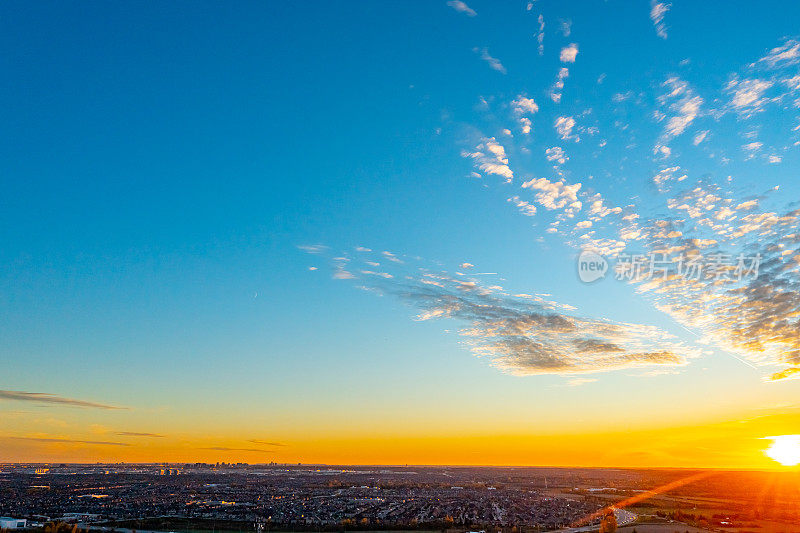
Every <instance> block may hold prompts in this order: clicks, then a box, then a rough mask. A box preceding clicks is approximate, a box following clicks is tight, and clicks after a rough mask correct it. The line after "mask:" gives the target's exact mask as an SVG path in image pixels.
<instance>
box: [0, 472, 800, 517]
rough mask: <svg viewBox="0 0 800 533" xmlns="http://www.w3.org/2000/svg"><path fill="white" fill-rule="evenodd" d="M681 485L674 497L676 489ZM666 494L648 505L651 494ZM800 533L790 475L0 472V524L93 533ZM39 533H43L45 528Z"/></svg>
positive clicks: (798, 478)
mask: <svg viewBox="0 0 800 533" xmlns="http://www.w3.org/2000/svg"><path fill="white" fill-rule="evenodd" d="M686 479H690V480H692V481H691V482H690V483H686V484H682V480H686ZM665 486H666V487H667V488H668V490H666V491H664V492H661V491H660V490H656V492H655V493H650V492H648V491H651V490H653V489H658V488H659V487H665ZM609 506H617V507H621V508H624V510H625V511H627V512H619V511H618V512H619V513H620V514H618V517H619V520H620V524H619V526H620V527H619V531H624V532H625V533H634V531H635V532H636V533H674V532H678V533H686V532H689V533H698V532H701V531H729V532H731V533H743V532H745V531H753V532H761V533H780V532H785V533H800V475H798V474H797V473H766V472H708V473H704V472H699V471H687V470H628V469H581V468H527V467H524V468H523V467H520V468H511V467H503V468H500V467H480V468H478V467H384V466H379V467H346V466H345V467H336V466H308V465H304V466H301V465H294V466H287V465H243V464H240V465H226V464H220V465H206V464H192V465H183V464H181V465H132V464H123V465H121V464H114V465H99V464H95V465H0V516H11V517H14V518H26V519H28V521H29V526H30V527H31V528H37V527H43V526H44V525H45V524H47V523H49V522H67V523H72V524H76V527H77V528H81V529H93V530H97V531H111V530H114V529H116V530H118V531H121V532H122V533H128V532H126V531H125V530H134V529H135V530H137V531H138V532H139V533H143V532H145V531H163V532H175V533H181V532H183V533H202V532H206V531H213V532H217V533H232V532H252V531H259V532H265V531H344V530H347V531H358V530H361V531H378V530H381V531H386V530H409V529H413V530H427V531H443V530H447V531H452V532H456V531H466V530H486V531H487V533H488V532H496V531H504V532H519V533H525V532H528V531H550V530H556V529H562V528H570V527H572V528H581V531H590V530H592V529H593V530H595V531H596V530H597V524H598V523H599V519H597V518H595V517H594V515H595V514H596V513H597V512H598V511H599V510H601V509H603V508H606V507H609ZM49 529H50V530H52V529H53V528H52V526H51V527H50V528H49ZM576 531H577V529H576Z"/></svg>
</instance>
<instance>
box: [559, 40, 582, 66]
mask: <svg viewBox="0 0 800 533" xmlns="http://www.w3.org/2000/svg"><path fill="white" fill-rule="evenodd" d="M577 56H578V45H577V44H575V43H572V44H570V45H569V46H565V47H564V48H562V49H561V54H560V55H559V59H561V62H562V63H574V62H575V58H576V57H577Z"/></svg>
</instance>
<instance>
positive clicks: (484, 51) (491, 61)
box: [472, 47, 507, 74]
mask: <svg viewBox="0 0 800 533" xmlns="http://www.w3.org/2000/svg"><path fill="white" fill-rule="evenodd" d="M472 51H473V52H475V53H476V54H478V55H480V57H481V59H483V60H484V61H486V63H487V64H488V65H489V68H491V69H492V70H496V71H497V72H500V73H501V74H506V72H507V71H506V67H504V66H503V64H502V63H501V62H500V60H499V59H497V58H496V57H492V56H491V55H490V54H489V49H488V48H477V47H476V48H473V49H472Z"/></svg>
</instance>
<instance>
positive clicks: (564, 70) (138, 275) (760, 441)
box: [0, 0, 800, 533]
mask: <svg viewBox="0 0 800 533" xmlns="http://www.w3.org/2000/svg"><path fill="white" fill-rule="evenodd" d="M745 5H748V4H744V3H743V2H734V3H733V4H731V6H729V7H728V8H726V9H720V8H719V5H715V4H713V3H705V2H685V1H684V2H681V1H678V0H676V1H674V2H669V3H667V2H658V1H656V0H653V1H652V2H650V1H646V2H641V3H629V2H625V1H622V0H608V1H604V2H551V1H548V0H536V1H533V0H532V1H530V2H528V1H527V0H521V1H519V2H517V1H514V2H501V3H494V2H488V1H485V0H483V1H481V2H478V1H469V2H462V1H446V0H439V1H434V2H418V3H402V2H394V3H393V2H388V3H387V2H377V3H375V2H354V3H331V2H328V3H324V2H312V3H311V4H308V3H294V2H251V1H243V2H236V3H233V4H229V3H223V2H200V3H198V4H193V3H187V4H173V3H169V2H168V3H166V4H161V3H157V4H135V5H131V4H126V3H118V2H111V3H93V4H89V5H87V4H81V3H74V2H67V3H61V2H21V1H16V0H14V1H11V2H7V3H4V4H3V5H2V6H0V12H2V16H0V24H1V25H2V26H3V31H2V32H0V47H2V50H3V52H4V53H3V55H2V57H4V58H5V60H4V72H5V76H4V78H5V79H6V80H7V81H6V83H4V84H1V86H0V94H2V97H3V101H4V102H6V103H7V105H6V106H5V115H4V124H5V126H6V127H5V130H6V135H5V136H4V140H5V142H4V143H0V164H2V172H0V176H2V178H0V179H2V180H3V194H2V198H3V200H2V209H0V237H2V243H3V244H2V246H1V247H0V265H2V268H1V269H0V317H1V318H0V464H9V463H40V462H41V463H95V462H127V463H138V462H171V463H195V462H203V463H217V462H233V463H236V462H244V463H251V464H255V463H259V464H260V463H286V464H297V463H302V464H332V465H364V464H369V465H377V464H390V465H406V464H409V465H453V464H455V465H503V466H508V465H520V466H526V465H527V466H585V467H635V468H661V467H664V468H687V469H697V468H703V469H706V468H707V469H742V470H747V469H755V470H769V471H770V472H769V473H768V475H769V476H772V475H773V474H774V472H772V471H781V472H789V473H788V474H786V476H787V478H789V477H791V475H793V474H791V472H793V471H794V470H795V469H796V467H797V465H799V464H800V435H798V432H800V400H799V398H800V397H799V396H798V384H800V382H798V381H797V380H798V379H800V333H798V332H800V209H798V199H800V180H798V179H797V175H798V169H800V36H798V22H800V4H787V3H778V2H773V3H770V2H768V5H767V6H766V7H763V6H760V7H759V9H752V10H747V11H746V12H747V13H748V15H747V16H746V17H743V16H742V13H743V12H745V10H744V9H742V7H743V6H745ZM751 11H752V13H751ZM765 476H767V474H765ZM776 477H777V474H776ZM187 527H188V526H187ZM365 527H366V526H365ZM140 529H141V528H140ZM56 533H57V532H56ZM490 533H491V532H490Z"/></svg>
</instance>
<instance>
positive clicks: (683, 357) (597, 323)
mask: <svg viewBox="0 0 800 533" xmlns="http://www.w3.org/2000/svg"><path fill="white" fill-rule="evenodd" d="M407 266H408V265H407ZM354 282H355V283H357V286H358V287H360V288H362V289H365V290H369V291H371V292H378V293H379V294H384V295H391V296H395V297H397V298H399V299H401V300H402V301H404V302H405V303H407V304H408V305H410V306H411V307H412V308H415V309H417V311H418V312H417V315H416V320H420V321H428V320H451V321H455V322H456V323H459V324H460V329H459V333H460V335H461V338H462V342H463V343H464V344H465V345H466V346H467V347H468V348H469V349H470V350H471V351H472V352H473V353H474V354H475V355H477V356H479V357H482V358H485V359H486V360H488V361H489V363H490V364H491V365H492V366H494V367H496V368H498V369H500V370H501V371H503V372H506V373H510V374H514V375H532V374H583V373H594V372H606V371H611V370H619V369H628V368H640V367H661V366H669V367H680V366H683V365H685V364H687V362H688V360H689V358H691V357H695V356H697V355H698V353H699V352H698V351H697V350H696V349H694V348H691V347H689V346H687V345H684V344H683V343H681V342H679V341H678V340H677V339H676V338H675V337H673V336H672V335H670V334H668V333H666V332H664V331H662V330H660V329H659V328H656V327H653V326H647V325H642V324H632V323H618V322H612V321H608V320H603V319H593V318H588V317H582V316H579V315H577V314H574V311H575V308H574V307H572V306H569V305H566V304H560V303H558V302H555V301H552V300H549V299H547V298H546V297H544V296H542V295H536V294H533V295H531V294H519V293H511V292H508V291H506V290H505V289H503V287H501V286H499V285H492V284H489V283H486V282H484V281H482V280H480V279H478V278H476V277H474V276H468V275H465V274H458V273H457V274H450V273H448V272H445V271H435V270H431V269H428V268H426V267H417V268H412V269H405V270H403V271H402V272H392V276H391V279H387V278H380V277H376V276H360V277H359V278H358V279H357V280H354Z"/></svg>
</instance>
